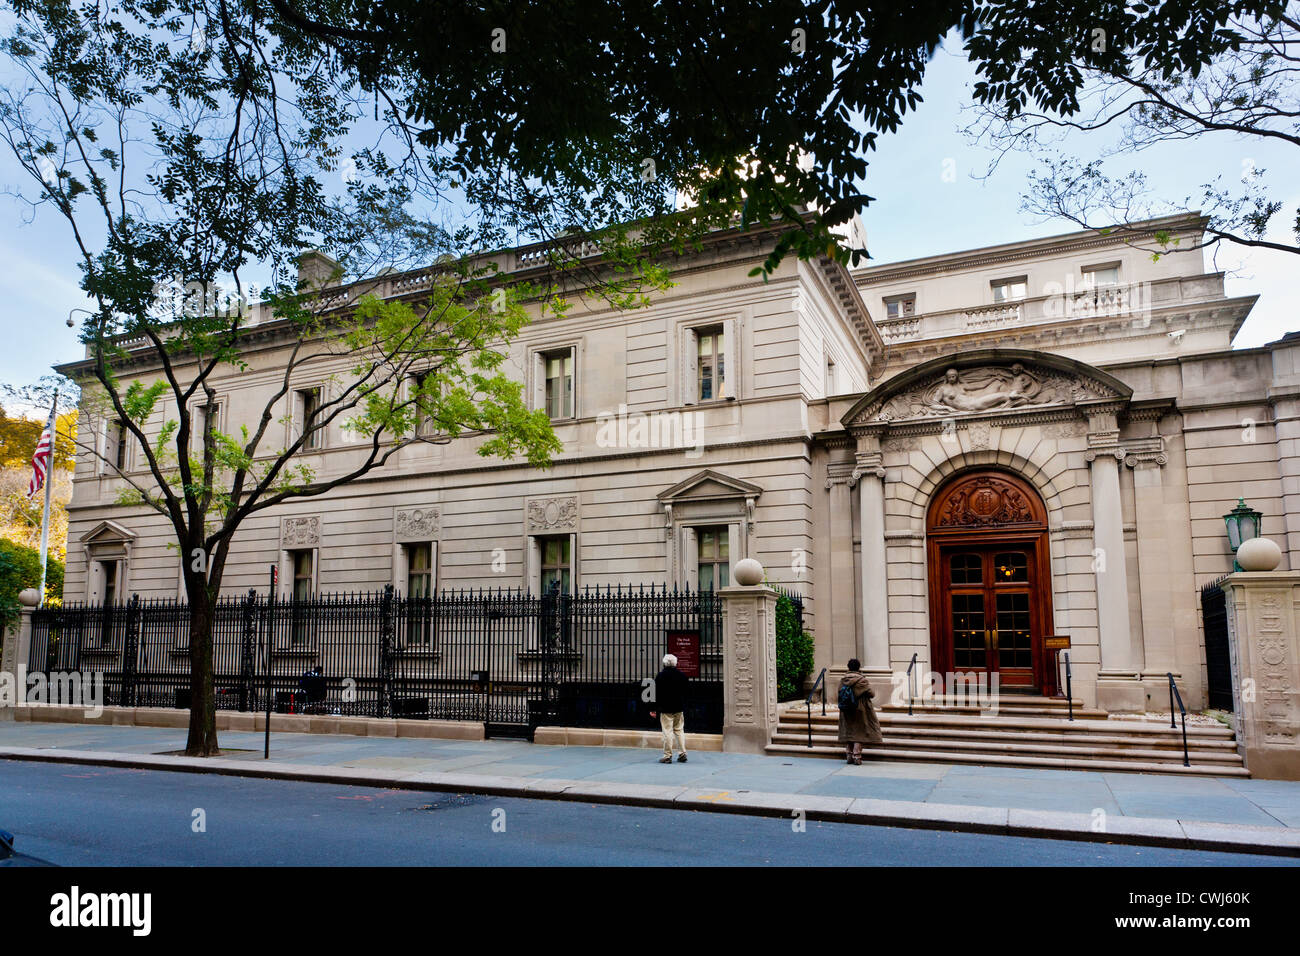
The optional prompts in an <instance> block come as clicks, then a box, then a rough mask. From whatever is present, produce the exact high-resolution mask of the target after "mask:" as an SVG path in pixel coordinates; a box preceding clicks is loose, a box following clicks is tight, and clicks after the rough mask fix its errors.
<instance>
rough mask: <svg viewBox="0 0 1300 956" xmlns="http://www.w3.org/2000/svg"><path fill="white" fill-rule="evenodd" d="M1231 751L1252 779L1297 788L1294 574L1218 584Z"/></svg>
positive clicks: (1298, 591)
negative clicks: (1226, 651) (1227, 662)
mask: <svg viewBox="0 0 1300 956" xmlns="http://www.w3.org/2000/svg"><path fill="white" fill-rule="evenodd" d="M1223 590H1224V591H1225V592H1226V596H1227V610H1228V647H1229V648H1230V651H1231V659H1232V700H1233V711H1234V714H1233V716H1234V719H1235V721H1236V724H1237V744H1238V747H1239V748H1240V749H1241V751H1242V756H1243V757H1244V758H1245V761H1246V769H1247V770H1249V771H1250V773H1251V776H1254V777H1262V778H1265V779H1273V780H1300V639H1298V635H1300V621H1298V620H1297V611H1296V602H1297V601H1300V572H1296V571H1254V572H1248V571H1242V572H1238V573H1237V574H1233V575H1231V576H1229V577H1228V579H1227V581H1225V582H1224V584H1223Z"/></svg>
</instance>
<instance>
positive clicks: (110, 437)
mask: <svg viewBox="0 0 1300 956" xmlns="http://www.w3.org/2000/svg"><path fill="white" fill-rule="evenodd" d="M126 435H127V432H126V422H123V421H120V420H115V421H111V422H109V423H108V429H107V431H106V433H105V436H104V463H105V466H106V468H105V470H108V469H109V468H114V469H116V470H117V471H126V452H127V444H126Z"/></svg>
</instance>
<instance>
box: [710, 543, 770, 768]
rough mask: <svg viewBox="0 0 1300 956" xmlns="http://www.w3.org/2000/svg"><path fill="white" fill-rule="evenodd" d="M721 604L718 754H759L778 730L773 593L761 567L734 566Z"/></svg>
mask: <svg viewBox="0 0 1300 956" xmlns="http://www.w3.org/2000/svg"><path fill="white" fill-rule="evenodd" d="M732 578H733V580H735V581H736V584H735V585H733V586H731V587H725V588H722V589H720V590H719V591H718V596H719V597H720V598H721V599H722V640H723V649H722V654H723V657H722V660H723V689H722V695H723V696H722V701H723V718H722V749H723V750H724V751H727V752H730V753H757V754H761V753H762V752H763V748H765V747H766V746H767V745H768V743H769V742H770V741H771V739H772V734H773V733H774V732H775V730H776V599H777V594H776V591H774V590H772V589H771V588H769V587H767V586H766V585H763V584H760V583H759V582H760V581H762V580H763V566H762V565H761V564H759V563H758V562H757V561H754V560H753V559H752V558H746V559H745V560H744V561H740V562H738V563H737V564H736V567H735V570H734V571H733V573H732Z"/></svg>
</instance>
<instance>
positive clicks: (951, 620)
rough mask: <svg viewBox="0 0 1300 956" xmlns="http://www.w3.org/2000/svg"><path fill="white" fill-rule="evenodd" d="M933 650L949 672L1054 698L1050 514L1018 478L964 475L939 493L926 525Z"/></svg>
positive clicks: (937, 663) (941, 669) (942, 668)
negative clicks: (1048, 643) (1046, 641)
mask: <svg viewBox="0 0 1300 956" xmlns="http://www.w3.org/2000/svg"><path fill="white" fill-rule="evenodd" d="M927 537H928V541H929V579H930V580H929V585H930V588H929V590H930V626H931V652H932V660H933V661H934V664H935V669H936V670H938V671H939V672H940V673H943V674H945V675H947V674H949V673H959V674H963V675H965V676H966V677H967V678H969V677H971V676H976V677H977V678H981V679H985V680H988V682H989V684H988V686H990V687H992V686H995V679H996V686H997V687H999V688H1000V689H1001V690H1008V691H1013V692H1015V691H1020V692H1025V693H1034V692H1037V693H1043V694H1050V693H1055V692H1056V676H1055V672H1054V671H1055V668H1054V667H1053V660H1052V656H1051V654H1049V653H1046V652H1045V651H1044V650H1043V636H1044V634H1046V633H1051V630H1050V628H1051V620H1052V610H1051V576H1050V569H1049V564H1048V553H1047V527H1046V513H1045V509H1044V508H1043V506H1042V502H1041V500H1040V499H1039V498H1038V496H1037V493H1036V492H1034V490H1033V489H1032V488H1031V487H1029V486H1028V484H1027V483H1026V482H1024V481H1023V480H1022V479H1019V477H1018V476H1012V475H1009V474H1006V473H1002V472H978V473H973V474H967V475H965V476H963V477H961V478H960V479H958V480H956V481H954V482H952V483H951V484H950V485H949V486H948V487H946V488H945V489H943V490H942V492H941V493H940V494H939V495H938V496H936V505H935V507H934V508H932V509H931V516H930V521H929V527H928V529H927Z"/></svg>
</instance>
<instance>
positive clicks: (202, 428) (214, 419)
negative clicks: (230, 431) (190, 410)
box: [190, 402, 221, 455]
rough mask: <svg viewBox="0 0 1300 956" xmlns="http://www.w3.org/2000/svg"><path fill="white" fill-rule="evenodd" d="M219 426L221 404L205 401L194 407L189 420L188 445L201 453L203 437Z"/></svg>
mask: <svg viewBox="0 0 1300 956" xmlns="http://www.w3.org/2000/svg"><path fill="white" fill-rule="evenodd" d="M220 428H221V405H220V403H218V402H205V403H204V404H202V405H200V406H199V407H198V408H196V409H194V415H193V416H192V419H191V421H190V447H191V448H192V449H193V450H194V453H195V454H198V455H201V454H202V453H203V439H204V437H205V436H206V435H207V434H208V432H210V431H213V430H219V429H220Z"/></svg>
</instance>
